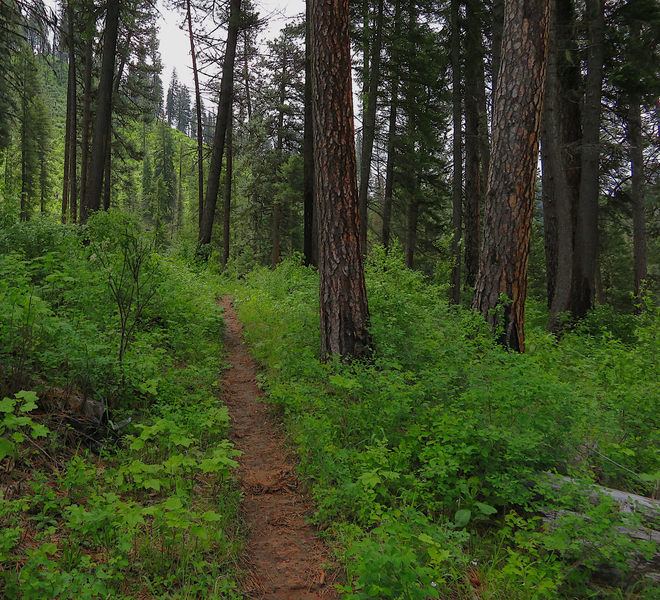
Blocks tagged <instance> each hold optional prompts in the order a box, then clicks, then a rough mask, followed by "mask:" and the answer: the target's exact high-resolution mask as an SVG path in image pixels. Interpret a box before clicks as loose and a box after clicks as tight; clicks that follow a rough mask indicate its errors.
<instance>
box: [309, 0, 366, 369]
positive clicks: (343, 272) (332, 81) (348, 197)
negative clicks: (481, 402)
mask: <svg viewBox="0 0 660 600" xmlns="http://www.w3.org/2000/svg"><path fill="white" fill-rule="evenodd" d="M311 46H312V82H313V87H312V89H313V98H312V107H313V116H314V163H315V171H316V182H315V184H316V185H315V195H316V205H317V206H318V207H319V276H320V316H321V356H322V357H323V358H328V357H329V356H332V355H335V356H339V357H342V358H344V359H351V358H358V359H359V358H365V357H368V356H369V355H370V353H371V350H370V346H371V338H370V335H369V332H368V327H369V308H368V305H367V293H366V287H365V281H364V269H363V264H362V252H361V251H360V240H359V231H360V227H359V215H358V203H357V172H356V171H357V168H356V160H355V142H354V130H353V122H352V114H353V99H352V93H351V48H350V35H349V9H348V0H337V1H336V2H332V3H331V2H325V1H321V0H314V2H312V6H311Z"/></svg>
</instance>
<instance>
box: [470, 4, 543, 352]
mask: <svg viewBox="0 0 660 600" xmlns="http://www.w3.org/2000/svg"><path fill="white" fill-rule="evenodd" d="M549 9H550V6H549V0H511V1H510V2H507V4H506V7H505V13H504V30H503V43H502V58H501V60H502V63H501V67H500V75H501V76H500V78H499V80H498V83H497V89H496V91H495V101H494V109H495V110H494V114H493V142H492V144H493V145H492V155H491V160H490V169H489V173H488V193H487V195H486V207H485V213H484V235H483V240H482V244H481V253H480V257H479V274H478V276H477V282H476V286H475V295H474V302H473V306H474V308H475V309H477V310H478V311H479V312H481V314H482V315H483V316H484V317H485V319H486V320H487V321H488V323H490V324H491V326H493V327H494V328H495V329H496V330H497V337H498V341H499V342H500V343H502V344H503V345H505V346H506V347H508V348H511V349H513V350H517V351H519V352H523V351H524V348H525V337H524V325H525V321H524V317H525V299H526V296H527V261H528V257H529V240H530V232H531V224H532V207H533V201H534V183H535V178H536V163H537V159H538V143H539V134H540V129H541V110H542V104H543V88H544V84H545V67H546V53H547V38H548V24H549V19H548V16H549ZM502 294H505V295H506V296H507V301H506V302H502V301H501V295H502Z"/></svg>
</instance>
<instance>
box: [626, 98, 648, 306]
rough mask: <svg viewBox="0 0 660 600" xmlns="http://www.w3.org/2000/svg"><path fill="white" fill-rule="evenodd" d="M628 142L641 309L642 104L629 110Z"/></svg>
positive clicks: (643, 259)
mask: <svg viewBox="0 0 660 600" xmlns="http://www.w3.org/2000/svg"><path fill="white" fill-rule="evenodd" d="M628 142H629V144H630V170H631V172H632V198H631V200H632V216H633V274H634V288H633V289H634V294H635V300H636V302H637V304H638V306H639V308H640V309H641V307H642V303H643V296H644V291H645V290H644V280H645V279H646V277H647V275H648V272H647V260H646V220H645V215H644V154H643V146H642V117H641V111H640V107H639V102H637V103H632V104H631V105H630V108H629V110H628Z"/></svg>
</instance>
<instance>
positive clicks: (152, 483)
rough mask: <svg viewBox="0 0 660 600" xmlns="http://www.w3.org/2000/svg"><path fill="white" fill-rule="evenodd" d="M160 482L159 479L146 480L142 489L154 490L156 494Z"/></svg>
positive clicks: (158, 490)
mask: <svg viewBox="0 0 660 600" xmlns="http://www.w3.org/2000/svg"><path fill="white" fill-rule="evenodd" d="M161 483H162V482H161V480H160V479H147V480H146V481H145V482H144V483H143V484H142V487H144V489H146V490H149V489H151V490H156V491H157V492H160V486H161Z"/></svg>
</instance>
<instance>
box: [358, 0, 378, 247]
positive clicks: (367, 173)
mask: <svg viewBox="0 0 660 600" xmlns="http://www.w3.org/2000/svg"><path fill="white" fill-rule="evenodd" d="M383 4H384V2H383V0H379V2H378V13H377V15H376V35H375V37H374V42H373V45H372V46H371V52H370V54H371V67H370V69H369V86H368V91H367V95H366V96H365V98H364V103H365V111H364V123H362V148H361V152H360V189H359V193H358V203H359V206H360V244H361V245H362V251H363V252H365V253H366V251H367V219H368V216H367V209H368V198H369V179H370V177H371V157H372V156H373V149H374V138H375V136H376V108H377V104H378V86H379V85H380V54H381V48H382V40H383Z"/></svg>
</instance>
